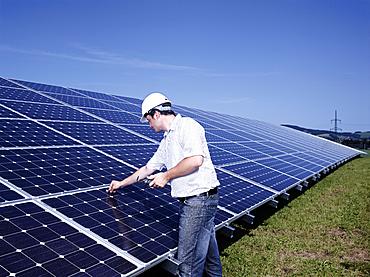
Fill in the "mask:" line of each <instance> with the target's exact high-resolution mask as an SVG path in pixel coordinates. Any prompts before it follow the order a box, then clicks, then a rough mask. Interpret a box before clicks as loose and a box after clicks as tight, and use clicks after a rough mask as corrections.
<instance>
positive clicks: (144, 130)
mask: <svg viewBox="0 0 370 277" xmlns="http://www.w3.org/2000/svg"><path fill="white" fill-rule="evenodd" d="M120 126H123V127H125V128H127V129H130V130H132V131H134V132H136V133H138V134H141V135H143V136H146V137H148V138H151V139H154V140H156V141H158V142H160V141H161V140H162V139H163V133H156V132H154V131H153V130H152V129H150V127H149V125H147V124H141V125H123V124H120Z"/></svg>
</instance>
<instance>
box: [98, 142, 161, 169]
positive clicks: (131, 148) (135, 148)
mask: <svg viewBox="0 0 370 277" xmlns="http://www.w3.org/2000/svg"><path fill="white" fill-rule="evenodd" d="M97 148H98V149H100V150H102V151H103V152H105V153H108V154H109V155H112V156H114V157H116V158H119V159H121V160H123V161H125V162H127V163H129V164H132V165H134V166H136V167H137V168H139V167H142V166H144V165H146V163H147V162H148V160H149V159H150V158H151V157H152V156H153V155H154V153H155V151H156V150H157V148H158V145H156V144H146V145H127V146H106V147H97Z"/></svg>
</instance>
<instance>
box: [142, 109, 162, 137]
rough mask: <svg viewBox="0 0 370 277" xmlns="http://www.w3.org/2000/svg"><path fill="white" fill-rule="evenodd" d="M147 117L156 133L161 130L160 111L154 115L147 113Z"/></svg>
mask: <svg viewBox="0 0 370 277" xmlns="http://www.w3.org/2000/svg"><path fill="white" fill-rule="evenodd" d="M145 118H146V120H147V121H148V123H149V126H150V128H152V129H153V130H154V131H155V132H156V133H158V132H160V131H161V129H160V127H159V113H157V112H156V113H155V114H154V115H153V116H151V115H147V116H146V117H145Z"/></svg>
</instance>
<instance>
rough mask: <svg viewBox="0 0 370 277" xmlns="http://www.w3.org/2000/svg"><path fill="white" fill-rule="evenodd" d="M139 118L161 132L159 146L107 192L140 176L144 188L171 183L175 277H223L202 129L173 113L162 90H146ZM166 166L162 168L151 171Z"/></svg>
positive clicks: (209, 165)
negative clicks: (174, 205)
mask: <svg viewBox="0 0 370 277" xmlns="http://www.w3.org/2000/svg"><path fill="white" fill-rule="evenodd" d="M141 121H142V122H145V121H147V122H149V125H150V127H151V128H152V129H153V130H154V131H155V132H160V131H164V137H163V139H162V141H161V143H160V145H159V147H158V150H157V151H156V153H155V154H154V155H153V157H152V158H151V159H150V160H149V161H148V163H147V164H146V165H145V166H143V167H141V168H140V169H138V170H137V171H136V172H135V173H133V174H132V175H131V176H129V177H127V178H126V179H124V180H122V181H112V182H111V184H110V186H109V189H108V192H110V193H114V192H115V191H116V190H117V189H119V188H121V187H125V186H128V185H131V184H133V183H135V182H137V181H139V180H142V179H144V178H148V179H150V183H149V186H150V187H152V188H163V187H164V186H165V185H166V184H167V183H170V184H171V195H172V197H175V198H177V199H178V200H179V202H180V210H179V214H180V220H179V241H178V252H177V259H178V260H179V261H180V265H179V268H178V275H179V276H203V273H206V274H207V275H208V276H222V268H221V261H220V255H219V252H218V246H217V241H216V237H215V229H214V218H215V214H216V211H217V204H218V192H217V187H218V186H219V182H218V180H217V175H216V172H215V169H214V166H213V164H212V161H211V158H210V154H209V150H208V146H207V141H206V138H205V132H204V129H203V127H202V126H201V125H200V124H199V123H197V122H196V121H195V120H193V119H191V118H187V117H182V116H181V115H180V114H178V115H176V114H175V113H174V111H173V110H172V107H171V101H170V100H168V98H167V97H166V96H164V95H163V94H161V93H158V92H154V93H151V94H149V95H148V96H147V97H146V98H145V99H144V101H143V103H142V118H141ZM164 167H166V168H167V171H165V172H160V173H158V174H154V175H151V174H152V173H153V172H155V171H156V170H161V169H162V168H164Z"/></svg>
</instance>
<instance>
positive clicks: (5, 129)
mask: <svg viewBox="0 0 370 277" xmlns="http://www.w3.org/2000/svg"><path fill="white" fill-rule="evenodd" d="M72 144H78V143H77V142H74V141H73V140H71V139H69V138H67V137H65V136H63V135H60V134H58V133H56V132H54V131H52V130H50V129H48V128H46V127H44V126H42V125H40V124H37V123H36V122H33V121H30V120H9V119H0V147H22V146H50V145H72Z"/></svg>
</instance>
